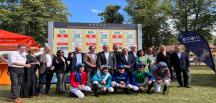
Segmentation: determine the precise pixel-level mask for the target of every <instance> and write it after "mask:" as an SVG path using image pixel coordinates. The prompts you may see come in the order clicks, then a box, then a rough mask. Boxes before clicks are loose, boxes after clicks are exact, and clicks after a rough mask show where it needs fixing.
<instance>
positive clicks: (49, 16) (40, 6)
mask: <svg viewBox="0 0 216 103" xmlns="http://www.w3.org/2000/svg"><path fill="white" fill-rule="evenodd" d="M9 1H13V0H9ZM15 1H19V2H15V3H9V2H7V0H3V1H2V2H1V5H2V6H1V7H0V28H2V29H5V30H8V31H13V32H17V33H20V34H25V35H28V36H32V37H33V38H34V39H35V40H36V41H37V42H39V43H41V44H42V43H45V42H47V35H48V34H47V29H48V22H49V21H59V22H66V21H67V15H68V13H67V12H66V8H65V5H64V4H63V3H62V2H61V1H60V0H15Z"/></svg>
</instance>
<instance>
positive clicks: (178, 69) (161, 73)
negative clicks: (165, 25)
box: [8, 44, 190, 103]
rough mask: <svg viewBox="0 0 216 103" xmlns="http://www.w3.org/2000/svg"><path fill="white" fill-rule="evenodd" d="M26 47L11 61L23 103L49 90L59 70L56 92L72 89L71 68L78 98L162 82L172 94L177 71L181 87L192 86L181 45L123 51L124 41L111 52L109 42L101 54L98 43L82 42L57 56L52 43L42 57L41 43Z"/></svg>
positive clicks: (16, 97)
mask: <svg viewBox="0 0 216 103" xmlns="http://www.w3.org/2000/svg"><path fill="white" fill-rule="evenodd" d="M26 49H27V48H26V46H25V45H22V44H21V45H18V49H17V51H16V52H12V53H11V54H10V56H9V60H8V62H9V73H10V77H11V81H12V85H11V92H12V96H13V99H14V100H15V102H17V103H20V102H22V101H23V100H22V99H21V98H22V97H32V96H35V95H43V94H49V93H50V86H51V80H52V77H53V74H54V73H56V76H57V83H56V92H57V93H59V94H62V93H65V92H66V74H67V73H70V77H69V81H70V92H71V93H72V94H73V95H75V96H77V97H78V98H84V91H85V92H91V91H93V92H94V94H95V96H99V95H100V94H101V93H106V92H117V91H119V90H123V91H125V92H129V91H134V92H138V91H145V92H147V93H148V94H151V92H152V90H151V89H152V87H154V90H155V92H157V93H160V92H161V86H162V85H163V91H162V93H164V94H167V93H168V86H169V83H170V81H171V80H173V79H174V78H175V75H174V71H175V73H176V78H177V81H178V83H179V86H181V87H188V88H189V87H190V80H189V79H190V78H189V77H190V75H189V59H188V56H187V53H185V52H183V51H182V50H181V47H180V46H176V48H175V49H176V52H174V53H172V54H171V53H168V52H166V47H165V46H164V45H163V46H161V47H160V50H159V51H160V52H159V53H158V54H157V55H155V54H154V52H153V48H152V47H149V48H148V49H147V50H146V51H144V50H139V51H137V46H136V45H133V46H131V47H130V50H131V51H129V50H128V48H123V49H122V50H121V51H119V47H118V45H113V51H109V46H108V45H104V46H103V51H101V52H99V53H96V47H95V46H90V47H89V52H86V53H84V52H82V51H81V48H80V47H76V48H75V51H74V52H70V53H68V57H65V56H64V51H63V50H58V51H57V53H56V55H54V54H53V53H52V48H51V47H49V46H48V47H46V48H45V50H44V53H43V54H40V55H39V56H36V55H34V54H35V53H36V52H37V49H36V48H30V49H29V51H28V53H26ZM173 68H174V69H173ZM37 74H38V75H39V79H38V80H37ZM182 74H183V79H182Z"/></svg>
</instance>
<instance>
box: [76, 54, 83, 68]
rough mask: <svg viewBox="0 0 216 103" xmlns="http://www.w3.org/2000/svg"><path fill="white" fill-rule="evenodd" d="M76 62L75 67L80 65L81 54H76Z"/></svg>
mask: <svg viewBox="0 0 216 103" xmlns="http://www.w3.org/2000/svg"><path fill="white" fill-rule="evenodd" d="M76 58H77V62H76V65H78V64H82V55H81V54H76Z"/></svg>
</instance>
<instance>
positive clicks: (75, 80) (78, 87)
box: [70, 64, 91, 98]
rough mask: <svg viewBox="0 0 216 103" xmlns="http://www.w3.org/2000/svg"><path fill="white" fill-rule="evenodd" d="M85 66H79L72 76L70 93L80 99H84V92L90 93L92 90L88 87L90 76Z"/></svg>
mask: <svg viewBox="0 0 216 103" xmlns="http://www.w3.org/2000/svg"><path fill="white" fill-rule="evenodd" d="M84 67H85V65H84V64H78V65H77V66H76V67H75V68H76V70H75V71H73V72H72V73H71V75H70V91H71V92H72V93H73V94H74V95H75V96H77V97H78V98H84V93H83V92H82V91H87V92H90V91H91V88H90V87H89V86H87V82H88V76H87V73H86V72H85V71H84V69H85V68H84Z"/></svg>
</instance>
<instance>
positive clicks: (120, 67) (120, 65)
mask: <svg viewBox="0 0 216 103" xmlns="http://www.w3.org/2000/svg"><path fill="white" fill-rule="evenodd" d="M117 69H125V65H124V64H119V65H117Z"/></svg>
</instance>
